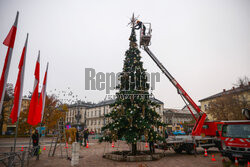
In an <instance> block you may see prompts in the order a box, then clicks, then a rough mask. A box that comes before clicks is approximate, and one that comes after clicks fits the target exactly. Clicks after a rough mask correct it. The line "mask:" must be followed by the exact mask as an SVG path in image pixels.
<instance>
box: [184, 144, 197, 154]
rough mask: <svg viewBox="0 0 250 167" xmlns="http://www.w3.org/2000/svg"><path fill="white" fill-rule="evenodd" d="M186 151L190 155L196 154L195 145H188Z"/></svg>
mask: <svg viewBox="0 0 250 167" xmlns="http://www.w3.org/2000/svg"><path fill="white" fill-rule="evenodd" d="M185 151H186V153H188V154H194V153H195V150H194V145H193V144H186V145H185Z"/></svg>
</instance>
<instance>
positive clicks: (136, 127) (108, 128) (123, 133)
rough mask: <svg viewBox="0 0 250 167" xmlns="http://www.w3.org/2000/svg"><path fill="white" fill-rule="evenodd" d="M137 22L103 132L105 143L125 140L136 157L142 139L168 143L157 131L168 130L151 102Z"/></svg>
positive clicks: (155, 105)
mask: <svg viewBox="0 0 250 167" xmlns="http://www.w3.org/2000/svg"><path fill="white" fill-rule="evenodd" d="M134 22H135V21H134V20H133V21H132V31H131V35H130V38H129V40H130V44H129V49H128V50H127V51H126V53H125V60H124V65H123V71H122V73H121V75H120V78H119V80H120V84H119V85H118V87H117V89H119V91H118V93H116V96H117V98H116V101H115V103H114V104H112V105H111V108H112V110H111V112H110V113H109V114H106V115H105V117H106V118H107V119H108V120H109V121H108V123H107V124H106V125H105V126H104V127H103V128H102V131H103V132H104V136H103V138H101V139H100V142H102V141H108V142H114V141H117V140H121V139H122V138H124V139H125V140H126V142H127V143H128V144H132V154H133V155H136V153H137V146H136V145H137V142H138V141H141V139H142V136H144V137H145V141H146V142H151V143H152V142H155V141H157V140H164V138H163V137H162V136H160V135H159V134H158V133H157V131H156V129H158V128H159V126H164V124H163V123H162V122H160V115H159V114H158V113H157V112H156V108H157V107H159V106H158V105H157V104H156V103H155V102H153V101H152V100H151V99H150V94H149V91H148V90H149V84H148V83H147V75H146V70H145V69H144V68H143V63H142V62H141V56H140V51H139V49H138V45H137V43H136V41H137V40H136V33H135V28H134V27H135V26H134Z"/></svg>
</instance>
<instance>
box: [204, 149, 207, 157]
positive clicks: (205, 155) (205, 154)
mask: <svg viewBox="0 0 250 167" xmlns="http://www.w3.org/2000/svg"><path fill="white" fill-rule="evenodd" d="M204 157H207V149H206V148H205V153H204Z"/></svg>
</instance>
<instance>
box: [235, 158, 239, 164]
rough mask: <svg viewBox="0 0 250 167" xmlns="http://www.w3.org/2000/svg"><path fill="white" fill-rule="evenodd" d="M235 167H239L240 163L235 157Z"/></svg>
mask: <svg viewBox="0 0 250 167" xmlns="http://www.w3.org/2000/svg"><path fill="white" fill-rule="evenodd" d="M235 166H239V162H238V159H237V157H235Z"/></svg>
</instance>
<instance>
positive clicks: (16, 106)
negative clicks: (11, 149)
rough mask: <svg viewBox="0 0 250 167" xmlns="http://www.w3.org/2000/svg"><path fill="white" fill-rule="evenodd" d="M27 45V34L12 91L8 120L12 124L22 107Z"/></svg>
mask: <svg viewBox="0 0 250 167" xmlns="http://www.w3.org/2000/svg"><path fill="white" fill-rule="evenodd" d="M27 43H28V34H27V38H26V42H25V45H24V47H23V52H22V56H21V59H20V62H19V66H18V68H19V72H18V77H17V81H16V86H15V91H14V102H13V108H12V110H11V114H10V118H11V119H12V123H15V122H16V121H17V120H18V117H19V115H20V109H21V105H22V96H23V80H24V71H25V60H26V51H27Z"/></svg>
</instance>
